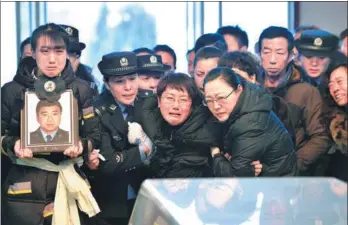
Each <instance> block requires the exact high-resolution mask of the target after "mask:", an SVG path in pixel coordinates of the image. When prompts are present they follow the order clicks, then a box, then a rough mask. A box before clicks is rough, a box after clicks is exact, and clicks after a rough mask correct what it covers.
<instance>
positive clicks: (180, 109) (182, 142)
mask: <svg viewBox="0 0 348 225" xmlns="http://www.w3.org/2000/svg"><path fill="white" fill-rule="evenodd" d="M157 94H158V98H156V97H149V98H147V100H146V101H145V102H144V105H143V110H144V118H143V119H144V121H143V122H142V127H143V129H144V131H145V133H146V134H147V135H148V136H149V138H150V139H151V140H152V141H153V144H154V145H155V146H156V150H155V152H154V154H153V157H152V158H151V160H150V161H151V167H152V170H153V171H154V176H155V177H160V178H175V177H207V176H212V171H211V167H210V163H209V157H210V155H209V153H210V147H211V146H218V143H219V133H218V131H219V130H218V127H214V124H210V123H207V121H208V120H209V119H210V118H211V114H210V112H209V110H208V108H206V107H204V106H203V105H202V104H201V103H200V101H199V93H198V89H197V88H196V86H195V84H194V82H193V80H192V79H191V78H190V77H189V76H188V75H186V74H181V73H171V74H168V75H166V76H165V77H163V78H162V79H161V81H160V82H159V84H158V87H157Z"/></svg>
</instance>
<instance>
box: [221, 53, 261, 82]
mask: <svg viewBox="0 0 348 225" xmlns="http://www.w3.org/2000/svg"><path fill="white" fill-rule="evenodd" d="M218 66H219V67H228V68H230V69H232V68H237V69H239V70H242V71H244V72H246V73H247V74H248V76H249V77H251V76H253V75H254V76H255V77H256V78H257V79H259V78H260V77H261V74H262V73H261V65H260V64H259V62H258V61H257V60H256V59H255V57H254V56H253V55H252V53H250V52H246V51H234V52H227V53H225V54H224V55H223V56H221V57H220V59H219V62H218Z"/></svg>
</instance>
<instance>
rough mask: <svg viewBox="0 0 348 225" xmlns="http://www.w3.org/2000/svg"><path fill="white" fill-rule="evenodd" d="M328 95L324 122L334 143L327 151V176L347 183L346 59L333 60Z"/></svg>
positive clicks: (347, 101) (340, 57)
mask: <svg viewBox="0 0 348 225" xmlns="http://www.w3.org/2000/svg"><path fill="white" fill-rule="evenodd" d="M328 74H329V77H328V80H329V83H328V84H329V85H328V92H329V95H328V97H327V98H326V99H325V100H326V101H325V102H326V103H327V105H328V106H329V107H330V112H329V114H328V118H327V120H326V121H329V122H328V125H329V130H330V136H331V138H332V139H333V141H334V143H333V146H332V148H331V150H330V151H329V154H331V163H330V165H329V170H328V174H327V175H329V176H334V177H336V178H339V179H341V180H344V181H346V182H347V180H348V150H347V148H348V144H347V139H348V131H347V130H348V120H347V106H348V100H347V58H346V57H344V56H343V57H342V56H339V58H337V59H334V62H333V63H332V67H331V69H330V72H329V73H328Z"/></svg>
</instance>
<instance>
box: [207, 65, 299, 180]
mask: <svg viewBox="0 0 348 225" xmlns="http://www.w3.org/2000/svg"><path fill="white" fill-rule="evenodd" d="M203 87H204V95H205V103H206V105H207V106H208V108H209V110H210V111H211V112H212V114H213V115H214V116H215V117H216V119H217V120H218V121H219V122H221V123H223V127H224V128H223V149H221V150H222V151H223V152H227V153H229V154H230V155H231V156H232V159H231V161H229V160H227V159H226V158H225V157H224V156H223V155H222V154H221V151H220V149H218V148H215V149H214V150H213V151H212V156H213V169H214V174H215V175H217V176H254V171H253V170H251V169H252V168H251V167H250V166H249V165H250V163H251V162H252V161H254V160H257V159H261V163H262V164H264V166H267V169H265V170H264V172H263V175H264V176H293V175H295V174H296V153H295V151H294V145H293V143H292V140H291V136H290V134H289V133H288V132H287V130H286V128H285V127H284V125H283V123H282V122H281V121H280V120H279V118H278V117H277V116H276V115H275V114H274V112H272V104H273V103H272V99H271V97H270V96H269V95H268V94H266V93H265V92H264V91H262V90H261V89H260V88H258V87H257V86H254V85H253V84H250V83H248V82H245V81H242V80H241V79H240V78H239V76H238V75H237V74H236V73H235V72H234V71H233V70H231V69H228V68H224V67H218V68H215V69H213V70H211V71H210V72H209V73H208V75H207V76H206V77H205V79H204V83H203Z"/></svg>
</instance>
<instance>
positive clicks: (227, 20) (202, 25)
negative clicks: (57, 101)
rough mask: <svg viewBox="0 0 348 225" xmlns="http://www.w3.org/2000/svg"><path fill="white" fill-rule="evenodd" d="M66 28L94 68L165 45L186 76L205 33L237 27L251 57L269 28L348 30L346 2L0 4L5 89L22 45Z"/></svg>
mask: <svg viewBox="0 0 348 225" xmlns="http://www.w3.org/2000/svg"><path fill="white" fill-rule="evenodd" d="M47 22H54V23H59V24H67V25H71V26H74V27H76V28H77V29H79V32H80V34H79V35H80V41H81V42H84V43H85V44H86V45H87V47H86V49H85V50H84V51H83V53H82V56H81V62H82V63H84V64H87V65H89V66H90V67H92V69H93V71H92V73H93V74H94V75H95V77H96V78H97V80H98V81H99V82H101V80H102V77H101V75H100V73H99V71H98V69H97V67H96V65H97V63H98V62H99V61H100V59H101V57H102V55H104V54H106V53H110V52H112V51H121V50H133V49H135V48H139V47H148V48H153V47H154V46H155V45H156V44H167V45H169V46H170V47H172V48H173V49H174V50H175V52H176V54H177V57H178V62H177V71H180V72H187V62H186V57H185V55H186V52H187V50H188V49H191V48H193V46H194V42H195V40H196V39H197V38H198V37H199V36H200V35H202V34H204V33H211V32H216V30H217V29H218V28H219V27H220V26H224V25H239V26H240V27H241V28H242V29H244V30H245V31H246V32H247V33H248V36H249V51H251V52H254V49H253V46H254V45H255V43H256V42H257V39H258V37H259V35H260V33H261V31H262V30H263V29H264V28H266V27H268V26H270V25H276V26H283V27H287V28H288V29H289V30H290V31H293V30H294V28H296V27H298V26H300V25H317V26H319V27H320V28H322V29H325V30H327V31H330V32H332V33H334V34H336V35H338V34H339V33H340V32H341V31H342V30H344V29H345V28H347V1H345V2H1V85H3V84H5V83H6V82H8V81H10V80H12V78H13V76H14V74H15V72H16V68H17V63H18V59H19V45H20V43H21V41H23V40H24V39H26V38H27V37H29V36H30V34H31V32H32V31H33V30H34V29H35V28H36V27H37V26H39V25H42V24H45V23H47Z"/></svg>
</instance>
